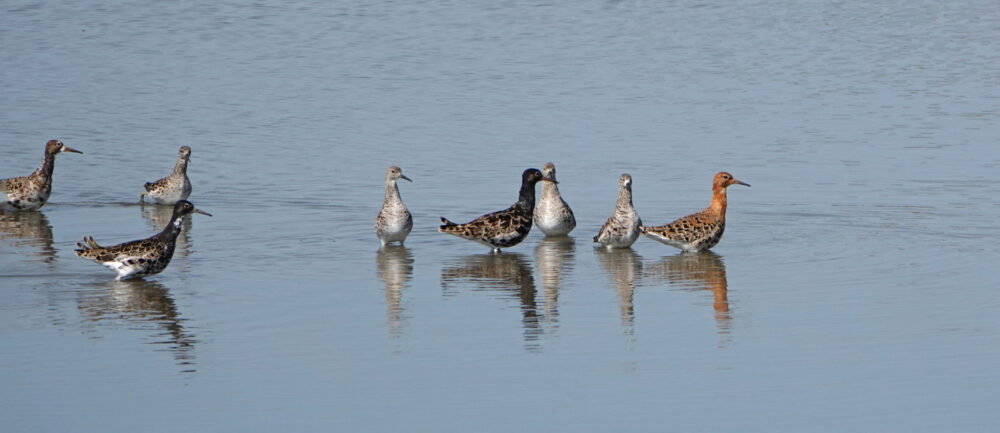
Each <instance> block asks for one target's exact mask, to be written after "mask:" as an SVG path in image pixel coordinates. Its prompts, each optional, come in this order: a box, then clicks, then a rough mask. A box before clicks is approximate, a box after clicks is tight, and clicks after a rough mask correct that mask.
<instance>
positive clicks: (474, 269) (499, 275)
mask: <svg viewBox="0 0 1000 433" xmlns="http://www.w3.org/2000/svg"><path fill="white" fill-rule="evenodd" d="M461 283H472V284H473V285H475V286H476V288H477V289H479V290H490V291H498V292H501V293H510V294H511V295H513V297H514V298H517V299H518V300H520V302H521V322H522V325H523V326H524V341H525V348H526V349H529V350H536V349H538V348H539V347H538V340H539V337H540V335H541V333H542V330H541V328H540V327H539V323H538V305H537V304H536V302H535V293H536V290H535V279H534V277H532V272H531V267H530V266H529V265H528V262H527V261H526V260H525V259H524V257H523V256H522V255H521V254H518V253H502V254H476V255H471V256H466V257H463V258H461V259H459V260H458V261H457V262H455V263H453V264H451V265H450V266H446V267H445V268H443V269H442V270H441V288H442V289H444V290H445V291H446V292H447V291H448V286H449V285H450V284H461Z"/></svg>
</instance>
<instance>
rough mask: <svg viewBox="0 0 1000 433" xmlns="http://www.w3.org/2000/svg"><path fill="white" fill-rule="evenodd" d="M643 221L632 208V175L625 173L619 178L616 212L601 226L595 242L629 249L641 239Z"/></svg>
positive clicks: (604, 245) (609, 246)
mask: <svg viewBox="0 0 1000 433" xmlns="http://www.w3.org/2000/svg"><path fill="white" fill-rule="evenodd" d="M641 225H642V219H640V218H639V214H638V213H637V212H636V211H635V207H633V206H632V175H630V174H628V173H624V174H622V175H621V177H619V178H618V201H617V202H615V212H614V213H613V214H611V217H610V218H608V221H607V222H605V223H604V225H603V226H601V230H600V231H599V232H598V233H597V236H594V242H596V243H599V244H601V246H602V247H607V248H608V249H611V248H628V247H630V246H632V244H634V243H635V240H636V239H637V238H638V237H639V226H641Z"/></svg>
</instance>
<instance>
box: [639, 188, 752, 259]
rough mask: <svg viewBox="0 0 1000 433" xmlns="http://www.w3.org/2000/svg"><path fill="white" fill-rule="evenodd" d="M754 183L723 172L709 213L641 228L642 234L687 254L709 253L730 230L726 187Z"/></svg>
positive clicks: (713, 190)
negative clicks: (708, 250) (727, 215)
mask: <svg viewBox="0 0 1000 433" xmlns="http://www.w3.org/2000/svg"><path fill="white" fill-rule="evenodd" d="M737 184H738V185H744V186H750V184H747V183H744V182H741V181H738V180H736V179H735V178H733V175H731V174H729V173H726V172H724V171H723V172H720V173H718V174H716V175H715V179H714V180H713V182H712V204H710V205H708V207H707V208H705V210H703V211H701V212H698V213H695V214H691V215H688V216H686V217H683V218H680V219H677V220H676V221H674V222H672V223H670V224H667V225H663V226H657V227H646V226H642V227H640V230H641V231H642V234H644V235H646V237H648V238H650V239H654V240H657V241H660V242H663V243H665V244H667V245H670V246H672V247H677V248H680V249H682V250H684V251H692V252H693V251H705V250H707V249H709V248H712V247H714V246H715V245H716V244H718V243H719V240H721V239H722V232H724V231H725V230H726V188H728V187H729V186H730V185H737Z"/></svg>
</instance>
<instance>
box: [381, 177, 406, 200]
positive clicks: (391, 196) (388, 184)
mask: <svg viewBox="0 0 1000 433" xmlns="http://www.w3.org/2000/svg"><path fill="white" fill-rule="evenodd" d="M402 202H403V199H402V198H400V196H399V188H397V187H396V180H395V179H386V180H385V204H396V203H402Z"/></svg>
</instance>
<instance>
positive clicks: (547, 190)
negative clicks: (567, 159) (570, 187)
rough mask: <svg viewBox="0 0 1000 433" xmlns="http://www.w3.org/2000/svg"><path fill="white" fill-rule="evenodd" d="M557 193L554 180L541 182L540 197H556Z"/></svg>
mask: <svg viewBox="0 0 1000 433" xmlns="http://www.w3.org/2000/svg"><path fill="white" fill-rule="evenodd" d="M558 195H559V185H557V184H556V183H555V182H542V197H556V196H558Z"/></svg>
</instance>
